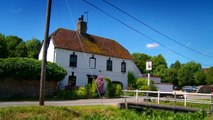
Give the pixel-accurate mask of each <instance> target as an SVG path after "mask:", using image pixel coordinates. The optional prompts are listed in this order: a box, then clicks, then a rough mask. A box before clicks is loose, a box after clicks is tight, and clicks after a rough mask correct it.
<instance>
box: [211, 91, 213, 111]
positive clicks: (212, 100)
mask: <svg viewBox="0 0 213 120" xmlns="http://www.w3.org/2000/svg"><path fill="white" fill-rule="evenodd" d="M211 112H213V95H212V93H211Z"/></svg>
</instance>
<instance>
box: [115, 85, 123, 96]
mask: <svg viewBox="0 0 213 120" xmlns="http://www.w3.org/2000/svg"><path fill="white" fill-rule="evenodd" d="M122 94H123V92H122V87H121V85H119V84H115V95H116V96H121V95H122Z"/></svg>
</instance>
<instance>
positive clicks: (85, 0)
mask: <svg viewBox="0 0 213 120" xmlns="http://www.w3.org/2000/svg"><path fill="white" fill-rule="evenodd" d="M83 1H84V2H86V3H87V4H89V5H91V6H92V7H94V8H96V9H98V10H99V11H101V12H102V13H104V14H106V15H107V16H109V17H111V18H112V19H114V20H116V21H118V22H119V23H121V24H122V25H124V26H126V27H127V28H129V29H131V30H133V31H135V32H136V33H138V34H140V35H141V36H143V37H146V38H147V39H150V40H152V41H154V42H156V43H158V44H159V45H161V46H163V47H164V48H166V49H167V50H169V51H171V52H173V53H175V54H177V55H179V56H181V57H184V58H186V59H188V60H190V61H194V60H193V59H191V58H189V57H187V56H184V55H182V54H180V53H178V52H176V51H174V50H172V49H170V48H169V47H167V46H166V45H164V44H162V43H160V42H158V41H157V40H154V39H152V38H150V37H149V36H147V35H145V34H143V33H142V32H140V31H138V30H137V29H135V28H133V27H131V26H129V25H128V24H126V23H124V22H122V21H121V20H119V19H117V18H115V17H113V16H112V15H110V14H108V13H107V12H105V11H104V10H102V9H101V8H99V7H97V6H95V5H94V4H92V3H90V2H88V1H87V0H83ZM202 64H203V63H202ZM203 65H205V66H210V65H206V64H203Z"/></svg>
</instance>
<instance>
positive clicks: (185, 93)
mask: <svg viewBox="0 0 213 120" xmlns="http://www.w3.org/2000/svg"><path fill="white" fill-rule="evenodd" d="M186 97H187V96H186V91H185V92H184V107H186Z"/></svg>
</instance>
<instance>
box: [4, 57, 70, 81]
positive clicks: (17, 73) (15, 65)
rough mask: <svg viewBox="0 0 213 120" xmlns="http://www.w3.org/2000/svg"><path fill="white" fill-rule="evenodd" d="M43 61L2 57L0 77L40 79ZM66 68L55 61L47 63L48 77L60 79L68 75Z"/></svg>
mask: <svg viewBox="0 0 213 120" xmlns="http://www.w3.org/2000/svg"><path fill="white" fill-rule="evenodd" d="M40 72H41V61H38V60H36V59H31V58H7V59H0V78H1V77H13V78H16V79H34V80H39V79H40ZM66 74H67V73H66V70H64V69H63V68H62V67H60V66H57V65H56V64H55V63H50V62H48V63H47V69H46V79H47V80H56V81H60V80H62V79H63V78H64V76H65V75H66Z"/></svg>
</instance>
